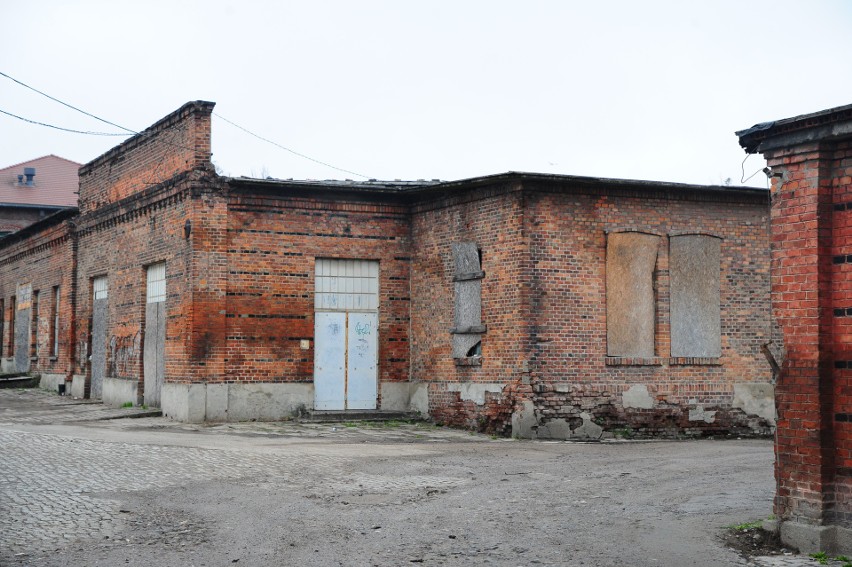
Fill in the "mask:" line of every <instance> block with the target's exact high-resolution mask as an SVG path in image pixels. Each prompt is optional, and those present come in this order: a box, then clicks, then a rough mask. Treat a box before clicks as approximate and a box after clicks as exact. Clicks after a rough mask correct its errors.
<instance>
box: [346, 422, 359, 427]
mask: <svg viewBox="0 0 852 567" xmlns="http://www.w3.org/2000/svg"><path fill="white" fill-rule="evenodd" d="M343 427H358V424H357V423H355V422H354V421H344V422H343Z"/></svg>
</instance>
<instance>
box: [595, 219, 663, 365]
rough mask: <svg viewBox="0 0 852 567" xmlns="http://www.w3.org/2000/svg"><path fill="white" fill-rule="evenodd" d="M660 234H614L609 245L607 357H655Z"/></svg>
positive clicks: (607, 250) (609, 237)
mask: <svg viewBox="0 0 852 567" xmlns="http://www.w3.org/2000/svg"><path fill="white" fill-rule="evenodd" d="M659 245H660V237H659V236H654V235H653V234H642V233H639V232H618V233H611V234H609V235H608V237H607V244H606V350H607V356H620V357H653V356H654V328H655V325H654V319H655V317H654V314H655V298H654V269H655V267H656V265H657V251H658V249H659Z"/></svg>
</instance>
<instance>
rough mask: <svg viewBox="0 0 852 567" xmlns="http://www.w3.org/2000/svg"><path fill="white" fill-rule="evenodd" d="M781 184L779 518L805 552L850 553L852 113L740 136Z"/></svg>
mask: <svg viewBox="0 0 852 567" xmlns="http://www.w3.org/2000/svg"><path fill="white" fill-rule="evenodd" d="M737 134H738V136H739V137H740V144H741V145H742V146H743V147H744V148H745V150H746V152H749V153H761V154H763V155H764V157H766V160H767V162H768V164H769V167H770V169H771V172H770V176H771V177H772V180H773V184H772V220H771V225H772V231H771V232H772V310H773V313H774V316H775V318H776V319H777V321H778V324H779V325H780V327H781V331H782V334H783V337H784V346H785V350H786V353H785V356H784V358H783V362H782V364H781V372H780V374H779V377H778V383H777V386H776V387H777V391H776V402H777V405H778V429H777V434H776V441H777V442H776V463H775V477H776V482H777V491H776V495H775V515H776V516H777V518H778V519H779V521H780V529H781V536H782V539H783V540H784V541H785V542H787V543H788V544H791V545H794V546H796V547H799V548H800V549H802V551H817V550H824V551H828V552H832V553H847V554H850V553H852V388H850V386H852V283H850V278H849V275H850V273H852V105H849V106H844V107H841V108H833V109H830V110H825V111H821V112H817V113H814V114H807V115H804V116H797V117H795V118H788V119H784V120H778V121H774V122H767V123H763V124H758V125H756V126H754V127H752V128H749V129H748V130H743V131H741V132H738V133H737Z"/></svg>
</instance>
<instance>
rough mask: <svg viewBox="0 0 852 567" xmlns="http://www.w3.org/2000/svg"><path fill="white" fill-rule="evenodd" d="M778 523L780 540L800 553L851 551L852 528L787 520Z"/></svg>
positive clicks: (848, 552)
mask: <svg viewBox="0 0 852 567" xmlns="http://www.w3.org/2000/svg"><path fill="white" fill-rule="evenodd" d="M780 524H781V525H780V529H781V541H782V542H783V543H784V544H786V545H790V546H792V547H795V548H797V549H798V550H799V551H801V552H802V553H818V552H820V551H824V552H825V553H827V554H829V555H841V554H842V555H847V554H850V553H852V530H849V529H847V528H842V527H840V526H830V525H829V526H816V525H812V524H804V523H800V522H795V521H789V520H788V521H785V522H781V523H780Z"/></svg>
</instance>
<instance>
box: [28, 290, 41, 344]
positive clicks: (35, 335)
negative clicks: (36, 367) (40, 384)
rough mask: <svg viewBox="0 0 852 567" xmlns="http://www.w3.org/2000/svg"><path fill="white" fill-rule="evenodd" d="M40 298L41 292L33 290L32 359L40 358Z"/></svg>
mask: <svg viewBox="0 0 852 567" xmlns="http://www.w3.org/2000/svg"><path fill="white" fill-rule="evenodd" d="M38 296H39V290H37V289H35V290H33V294H32V307H31V309H30V315H31V317H32V321H31V322H30V357H32V358H35V357H37V356H38V314H39V313H38V310H39V304H38Z"/></svg>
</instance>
